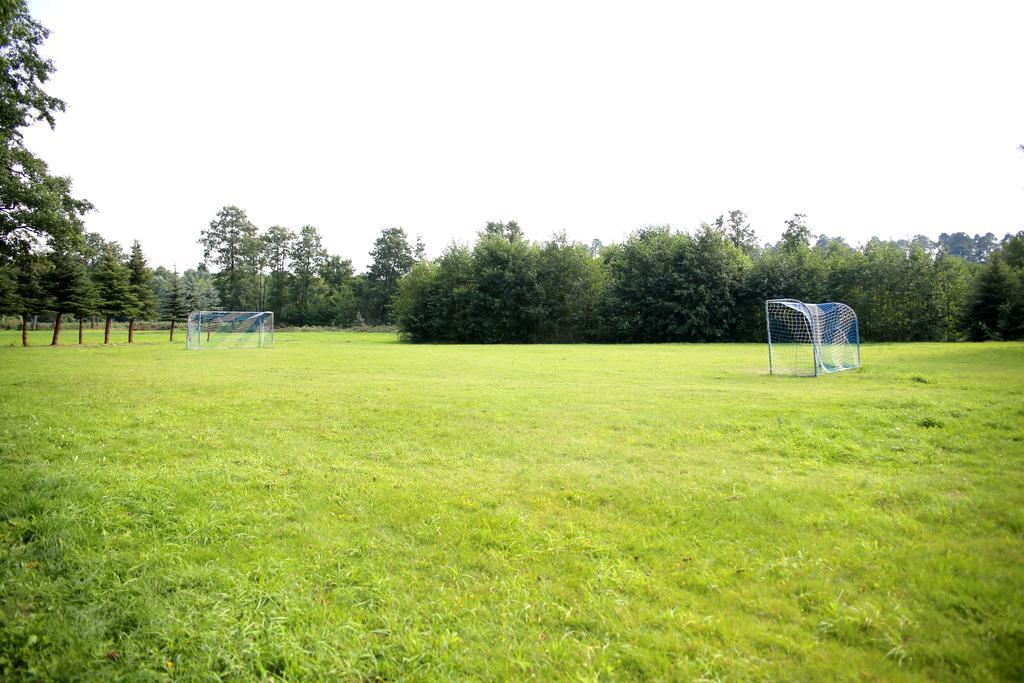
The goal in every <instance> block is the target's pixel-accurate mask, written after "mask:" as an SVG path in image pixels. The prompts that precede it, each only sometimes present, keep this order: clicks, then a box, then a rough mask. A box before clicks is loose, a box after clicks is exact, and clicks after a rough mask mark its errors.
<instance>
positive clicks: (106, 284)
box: [93, 249, 139, 344]
mask: <svg viewBox="0 0 1024 683" xmlns="http://www.w3.org/2000/svg"><path fill="white" fill-rule="evenodd" d="M130 277H131V275H130V273H129V271H128V268H127V267H125V265H124V264H123V263H121V261H120V260H119V259H118V258H117V257H116V256H114V252H113V250H111V249H108V250H107V251H106V252H105V253H104V254H103V257H102V258H101V259H100V262H99V265H98V267H97V269H96V272H95V273H94V274H93V281H94V282H95V283H96V310H97V311H99V313H100V314H101V315H102V316H103V317H104V318H105V323H104V326H103V343H104V344H109V343H110V322H111V320H112V319H113V318H115V317H126V316H128V315H129V313H130V312H131V311H134V310H136V309H138V308H139V303H138V300H137V299H136V298H135V292H134V290H133V288H132V284H131V279H130Z"/></svg>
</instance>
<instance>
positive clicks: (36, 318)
mask: <svg viewBox="0 0 1024 683" xmlns="http://www.w3.org/2000/svg"><path fill="white" fill-rule="evenodd" d="M38 324H39V316H38V315H34V316H32V331H33V332H35V331H36V325H38Z"/></svg>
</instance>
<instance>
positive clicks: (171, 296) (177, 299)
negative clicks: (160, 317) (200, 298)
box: [163, 268, 189, 342]
mask: <svg viewBox="0 0 1024 683" xmlns="http://www.w3.org/2000/svg"><path fill="white" fill-rule="evenodd" d="M163 313H164V315H165V316H167V318H168V319H169V320H170V321H171V335H170V339H169V340H168V341H172V342H173V341H174V324H175V323H177V322H178V321H179V320H185V319H186V318H188V314H189V305H188V300H187V299H186V297H185V287H184V286H183V285H182V282H181V278H180V277H179V276H178V269H177V268H175V269H174V273H173V274H172V275H171V283H170V286H169V287H168V288H167V292H166V294H165V295H164V299H163Z"/></svg>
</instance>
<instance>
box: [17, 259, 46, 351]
mask: <svg viewBox="0 0 1024 683" xmlns="http://www.w3.org/2000/svg"><path fill="white" fill-rule="evenodd" d="M15 265H16V270H15V276H14V298H15V304H16V308H17V312H18V314H19V315H20V316H21V345H22V346H28V319H29V318H30V317H31V316H33V315H37V314H38V313H39V312H40V311H45V310H46V309H47V308H48V300H49V297H48V296H47V293H46V288H45V287H44V286H43V268H44V266H45V263H44V262H43V259H41V258H40V257H39V256H38V255H36V254H32V253H27V254H22V255H21V256H19V257H18V258H17V259H16V260H15Z"/></svg>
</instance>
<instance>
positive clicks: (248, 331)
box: [185, 311, 274, 349]
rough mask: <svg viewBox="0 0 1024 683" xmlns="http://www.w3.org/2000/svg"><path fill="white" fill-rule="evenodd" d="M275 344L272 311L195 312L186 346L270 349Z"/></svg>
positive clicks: (189, 323)
mask: <svg viewBox="0 0 1024 683" xmlns="http://www.w3.org/2000/svg"><path fill="white" fill-rule="evenodd" d="M273 347H274V314H273V312H271V311H192V312H191V313H190V314H189V316H188V338H187V339H186V341H185V348H187V349H244V348H257V349H268V348H273Z"/></svg>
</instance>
